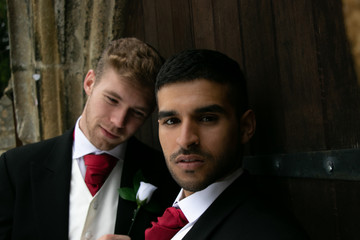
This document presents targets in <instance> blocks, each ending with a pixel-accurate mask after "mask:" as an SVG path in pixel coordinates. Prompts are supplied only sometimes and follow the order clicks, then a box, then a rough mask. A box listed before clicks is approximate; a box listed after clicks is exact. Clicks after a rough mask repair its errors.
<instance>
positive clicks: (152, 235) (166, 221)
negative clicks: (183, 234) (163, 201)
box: [145, 207, 188, 240]
mask: <svg viewBox="0 0 360 240" xmlns="http://www.w3.org/2000/svg"><path fill="white" fill-rule="evenodd" d="M187 223H188V220H187V219H186V217H185V215H184V213H183V212H182V211H181V209H178V208H174V207H169V208H167V209H166V210H165V212H164V214H163V215H162V216H161V217H158V221H157V222H152V227H151V228H148V229H146V231H145V240H169V239H171V238H172V237H173V236H174V235H175V234H176V233H177V232H178V231H179V230H180V229H181V228H183V227H184V226H185V225H186V224H187Z"/></svg>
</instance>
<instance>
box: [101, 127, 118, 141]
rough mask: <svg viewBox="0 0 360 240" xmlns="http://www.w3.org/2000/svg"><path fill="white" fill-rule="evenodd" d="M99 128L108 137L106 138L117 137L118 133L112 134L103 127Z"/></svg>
mask: <svg viewBox="0 0 360 240" xmlns="http://www.w3.org/2000/svg"><path fill="white" fill-rule="evenodd" d="M101 130H102V132H103V134H104V135H105V136H106V137H108V138H111V139H115V138H118V137H119V136H118V135H116V134H114V133H112V132H110V131H108V130H106V129H105V128H103V127H101Z"/></svg>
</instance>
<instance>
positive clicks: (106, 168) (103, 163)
mask: <svg viewBox="0 0 360 240" xmlns="http://www.w3.org/2000/svg"><path fill="white" fill-rule="evenodd" d="M84 161H85V165H86V174H85V183H86V185H87V187H88V188H89V190H90V193H91V194H92V195H93V196H94V195H95V194H96V193H97V191H98V190H99V189H100V188H101V186H102V185H103V184H104V182H105V180H106V178H107V177H108V176H109V174H110V172H111V170H112V169H113V168H114V166H115V164H116V162H117V159H116V158H115V157H113V156H111V155H109V154H100V155H95V154H88V155H85V156H84Z"/></svg>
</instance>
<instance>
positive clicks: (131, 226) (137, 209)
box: [128, 205, 141, 236]
mask: <svg viewBox="0 0 360 240" xmlns="http://www.w3.org/2000/svg"><path fill="white" fill-rule="evenodd" d="M140 208H141V205H138V206H137V208H136V210H135V211H134V216H133V218H132V219H131V225H130V228H129V232H128V236H130V232H131V230H132V228H133V225H134V222H135V218H136V215H137V214H138V212H139V210H140Z"/></svg>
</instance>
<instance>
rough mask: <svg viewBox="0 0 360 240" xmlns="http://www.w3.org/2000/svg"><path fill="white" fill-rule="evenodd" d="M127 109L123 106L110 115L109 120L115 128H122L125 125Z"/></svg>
mask: <svg viewBox="0 0 360 240" xmlns="http://www.w3.org/2000/svg"><path fill="white" fill-rule="evenodd" d="M127 115H128V110H127V109H125V108H121V109H118V110H117V111H115V112H114V113H113V114H112V116H111V122H112V123H113V124H114V126H115V127H117V128H124V127H125V126H126V121H127Z"/></svg>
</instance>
